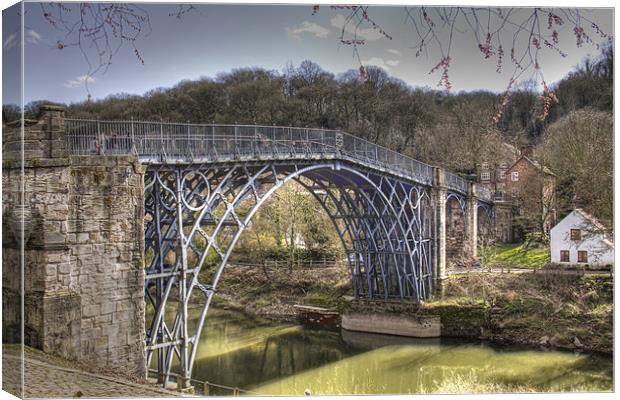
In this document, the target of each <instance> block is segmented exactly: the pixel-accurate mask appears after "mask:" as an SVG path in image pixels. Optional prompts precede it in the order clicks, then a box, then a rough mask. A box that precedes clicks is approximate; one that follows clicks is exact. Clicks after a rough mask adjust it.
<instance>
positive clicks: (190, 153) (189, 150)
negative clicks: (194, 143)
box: [179, 120, 194, 159]
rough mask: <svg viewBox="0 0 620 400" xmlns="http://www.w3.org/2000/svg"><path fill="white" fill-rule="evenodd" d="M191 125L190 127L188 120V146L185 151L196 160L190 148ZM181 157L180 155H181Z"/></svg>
mask: <svg viewBox="0 0 620 400" xmlns="http://www.w3.org/2000/svg"><path fill="white" fill-rule="evenodd" d="M189 130H190V125H189V120H187V144H186V145H185V147H186V149H185V151H186V152H187V153H189V155H190V157H191V158H192V159H193V158H194V152H193V151H192V150H191V148H190V145H189V143H190V131H189ZM179 155H180V154H179Z"/></svg>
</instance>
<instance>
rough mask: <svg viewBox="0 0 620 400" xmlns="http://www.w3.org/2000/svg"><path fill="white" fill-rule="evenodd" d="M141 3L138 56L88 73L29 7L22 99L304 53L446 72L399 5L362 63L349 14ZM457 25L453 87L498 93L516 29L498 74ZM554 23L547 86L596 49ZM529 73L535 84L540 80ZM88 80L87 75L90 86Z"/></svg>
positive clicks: (14, 54) (367, 35)
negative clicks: (555, 46)
mask: <svg viewBox="0 0 620 400" xmlns="http://www.w3.org/2000/svg"><path fill="white" fill-rule="evenodd" d="M66 4H67V7H68V10H65V11H64V15H65V16H66V17H65V19H66V20H67V21H68V26H69V25H70V24H71V23H73V22H77V20H78V19H79V18H77V16H78V15H79V10H78V8H77V7H78V6H77V4H69V3H66ZM140 7H141V8H142V9H143V10H144V11H143V12H144V13H145V14H146V15H148V18H149V20H150V26H151V31H150V33H149V34H148V35H145V36H144V37H140V38H138V39H137V40H136V41H135V45H136V48H137V49H138V54H139V57H137V56H136V54H135V51H134V48H133V47H132V45H131V43H128V42H126V43H125V44H123V45H122V46H121V47H120V48H119V50H118V52H117V53H115V55H114V56H113V58H112V61H111V65H110V66H109V67H108V69H107V70H106V71H105V72H104V71H102V70H99V71H97V72H95V73H93V71H92V69H91V70H90V72H89V67H88V63H87V60H86V58H85V56H84V54H83V53H82V52H81V51H80V49H79V48H78V47H77V46H67V47H63V46H64V45H67V44H70V43H72V41H75V40H76V39H75V38H76V36H75V33H74V34H69V35H67V31H66V30H65V29H64V28H62V27H59V26H58V23H57V24H56V26H54V25H53V24H52V23H50V21H49V20H46V18H45V14H46V13H47V12H52V11H53V12H56V10H55V9H54V10H50V9H44V8H42V7H41V4H39V3H34V2H29V3H26V13H25V26H24V39H25V40H24V41H25V46H24V60H25V67H24V71H23V73H24V81H25V82H24V88H25V91H24V98H25V101H26V103H28V102H29V101H33V100H41V99H45V100H50V101H57V102H62V103H70V102H78V101H84V100H86V99H87V96H88V93H89V92H90V95H91V96H92V98H93V99H100V98H104V97H106V96H108V95H110V94H117V93H129V94H139V95H141V94H144V93H145V92H147V91H149V90H151V89H154V88H158V87H171V86H173V85H175V84H176V83H178V82H179V81H181V80H187V79H190V80H191V79H198V78H200V77H216V76H217V74H218V73H223V72H229V71H231V70H233V69H235V68H242V67H262V68H266V69H269V70H277V71H282V70H283V69H284V68H285V67H286V65H287V64H293V65H295V66H297V65H299V64H300V63H301V61H303V60H306V59H309V60H312V61H314V62H316V63H318V64H319V65H320V66H321V67H322V68H323V69H325V70H327V71H329V72H332V73H334V74H339V73H343V72H345V71H347V70H350V69H358V68H359V66H360V61H361V62H362V64H363V65H366V66H368V65H376V66H380V67H382V68H384V69H385V70H386V71H387V72H388V73H389V74H390V75H393V76H395V77H397V78H399V79H401V80H403V81H404V82H406V83H408V84H409V85H411V86H414V87H415V86H425V87H429V88H438V86H437V84H438V82H439V80H440V78H441V73H442V68H439V69H438V70H437V71H435V72H434V73H432V74H430V73H429V71H430V70H431V69H432V68H433V67H434V66H435V65H436V64H437V63H438V61H440V60H441V53H440V52H439V50H438V47H437V46H436V45H432V47H429V51H428V53H427V54H425V53H424V52H423V53H422V54H421V55H420V56H418V57H416V54H415V53H416V50H417V48H416V43H417V42H418V39H417V35H416V33H415V28H414V26H413V24H412V23H411V22H410V21H408V20H407V18H406V16H407V12H406V11H405V8H404V7H403V6H372V7H370V8H369V10H368V13H369V15H370V17H371V18H372V20H373V21H375V22H376V23H377V24H378V25H379V26H380V27H381V28H382V29H383V30H384V31H385V32H386V33H387V35H388V36H389V37H391V39H390V38H388V37H387V36H386V35H382V34H381V33H380V32H379V31H378V30H377V29H373V28H372V27H371V26H370V25H369V24H367V23H364V24H363V25H361V26H360V29H359V30H358V36H357V38H358V39H363V40H364V41H365V44H363V45H361V46H359V59H358V58H357V56H356V54H355V53H354V51H353V48H352V47H351V46H347V45H343V44H341V43H340V34H341V31H342V29H343V26H345V25H346V24H345V21H346V17H347V15H348V13H349V11H348V10H343V9H336V10H333V9H330V7H328V6H321V7H320V9H319V10H318V11H317V12H316V13H314V14H313V8H312V6H310V5H288V6H287V5H214V4H206V5H195V8H196V10H191V11H189V12H186V13H183V14H182V15H181V17H180V18H177V17H176V16H175V15H174V14H175V13H176V12H178V10H179V5H178V4H140ZM14 11H15V10H10V9H9V10H5V11H4V12H3V22H4V23H3V38H2V45H3V49H2V50H3V67H4V70H3V83H4V85H3V103H4V104H6V103H19V78H17V79H16V78H15V77H19V68H20V67H19V66H20V64H19V56H20V37H21V33H20V23H19V18H18V16H17V15H16V13H15V12H14ZM134 11H135V10H134ZM506 11H507V10H506V9H504V12H506ZM414 12H419V9H414ZM513 12H514V14H513V16H515V18H516V19H518V18H519V17H520V16H524V15H526V14H527V15H529V14H531V12H529V11H527V10H516V11H513ZM580 13H581V15H582V16H586V17H587V18H588V19H590V20H592V21H595V22H596V23H597V24H598V25H599V26H600V28H601V30H602V31H604V32H606V33H609V34H613V11H612V10H611V9H598V10H580ZM170 14H173V15H170ZM54 15H56V14H54ZM429 15H431V16H433V18H434V21H435V22H434V23H435V24H436V26H440V25H441V22H440V20H439V18H438V17H437V16H436V14H433V12H432V10H431V11H430V12H429ZM478 16H479V17H480V19H481V20H485V21H484V22H483V24H484V25H486V24H487V23H488V24H489V26H491V27H494V26H496V25H499V19H498V18H497V17H495V16H491V17H490V18H489V19H488V20H486V19H487V14H482V13H480V14H479V15H478ZM546 18H547V17H546V15H545V16H544V21H543V23H541V27H542V28H543V29H546V28H547V20H546ZM458 21H459V22H457V23H455V32H454V35H453V37H454V39H453V43H452V47H451V51H450V57H451V65H450V68H449V76H450V83H451V85H452V91H455V92H458V91H461V90H465V91H471V90H479V89H485V90H491V91H495V92H502V91H503V90H505V89H506V86H507V84H508V81H509V80H510V77H511V74H512V68H510V65H509V62H508V61H509V54H508V53H509V50H507V49H508V48H509V47H510V42H511V39H512V33H513V31H511V28H510V27H506V28H505V29H504V31H505V32H504V33H503V34H504V35H505V36H504V37H502V36H500V39H503V41H502V42H503V44H504V45H505V46H506V50H505V55H504V67H503V72H502V73H497V72H496V68H497V66H496V64H497V54H495V55H494V56H492V57H490V58H489V59H485V57H484V54H483V53H482V52H481V51H480V50H479V48H478V43H479V42H483V41H484V35H483V37H482V39H480V38H479V39H476V38H474V37H473V29H471V27H469V26H468V25H467V24H466V22H465V20H464V19H462V18H461V19H460V20H458ZM142 25H143V26H145V25H146V24H145V23H143V24H142ZM584 26H586V27H587V28H588V29H589V31H588V32H589V33H590V36H591V37H592V39H593V41H594V43H597V42H603V41H605V40H606V39H604V38H601V37H600V36H598V35H596V34H595V33H594V31H593V30H592V29H591V27H590V24H589V23H587V24H584ZM127 29H129V28H127ZM553 29H556V30H557V31H558V34H559V37H560V45H559V46H560V48H561V50H562V51H563V52H564V53H566V57H562V56H560V54H558V52H556V51H554V50H550V49H546V48H544V46H542V47H543V49H542V50H541V51H540V65H541V68H542V72H543V73H544V78H545V80H546V81H547V82H548V83H552V82H555V81H558V80H559V79H561V78H562V77H564V76H565V75H566V74H567V73H568V72H569V71H570V70H571V69H572V68H573V67H574V66H575V65H576V64H578V63H579V62H581V61H582V60H583V59H584V57H586V56H587V55H588V54H597V50H596V48H595V47H594V46H593V45H590V44H588V43H585V44H584V45H583V46H581V47H580V48H577V47H576V38H575V35H574V33H573V31H572V29H573V27H572V26H571V25H570V24H568V23H565V24H564V25H562V26H557V25H554V26H553ZM437 30H438V32H439V34H438V36H439V37H440V41H441V42H442V43H443V45H444V46H445V45H446V43H447V40H448V39H447V38H448V35H449V30H448V29H443V30H439V27H438V28H437ZM352 32H353V25H352V24H349V25H346V29H345V33H346V39H351V38H352V36H351V33H352ZM550 32H551V30H549V31H548V32H547V33H549V34H550ZM528 40H529V38H525V36H523V38H522V39H521V40H520V41H519V43H517V47H518V46H519V45H521V46H522V45H523V44H524V43H525V44H527V43H528ZM59 43H60V46H59ZM99 43H101V41H99ZM59 47H63V48H59ZM83 50H84V51H85V53H86V54H87V55H88V56H89V57H90V58H91V60H92V59H93V58H96V57H95V56H96V50H95V49H94V48H93V47H89V46H88V45H84V46H83ZM140 58H141V59H142V60H143V61H144V64H143V63H142V62H141V60H140ZM95 64H98V63H96V62H95ZM531 72H533V69H532V71H530V72H528V73H527V74H524V75H522V76H521V77H520V79H521V80H525V79H528V78H530V77H532V73H531ZM535 78H536V80H537V81H540V78H539V77H535ZM85 81H88V82H87V83H88V91H87V90H86V87H85V85H84V83H85Z"/></svg>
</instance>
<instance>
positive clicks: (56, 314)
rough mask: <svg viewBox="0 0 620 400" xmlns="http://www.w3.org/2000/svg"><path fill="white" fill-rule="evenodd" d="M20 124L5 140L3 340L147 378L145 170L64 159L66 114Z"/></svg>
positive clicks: (50, 113)
mask: <svg viewBox="0 0 620 400" xmlns="http://www.w3.org/2000/svg"><path fill="white" fill-rule="evenodd" d="M21 124H22V122H21V121H16V123H13V124H7V125H5V126H4V129H3V130H4V132H3V136H2V141H3V165H2V185H3V193H2V206H3V213H4V218H3V235H2V248H3V252H2V253H3V254H2V266H3V276H2V291H3V304H4V306H5V308H4V310H5V313H4V314H3V331H4V332H5V335H4V339H5V341H7V342H14V343H19V342H21V341H22V339H23V340H24V342H25V344H26V345H28V346H31V347H35V348H38V349H41V350H43V351H44V352H47V353H53V354H57V355H59V356H62V357H65V358H67V359H74V360H78V361H80V362H82V363H84V364H86V365H88V366H90V367H91V368H92V369H93V370H97V369H116V370H118V371H123V373H126V374H129V375H131V376H134V377H137V378H144V377H145V376H146V361H145V360H146V358H145V348H144V269H143V263H144V231H143V218H144V197H143V185H144V183H143V171H142V167H141V166H140V164H139V162H138V160H137V158H135V157H133V156H71V157H70V156H68V154H67V151H66V146H65V143H66V142H65V136H64V132H65V119H64V110H63V109H62V108H61V107H56V106H42V107H41V112H40V114H39V117H38V118H37V119H36V120H25V121H24V129H23V130H22V127H21ZM22 135H23V136H22ZM22 145H23V147H24V152H23V154H22V151H21V148H22ZM22 156H23V165H22ZM22 167H23V171H22ZM9 221H12V222H10V223H9ZM22 221H23V226H24V231H25V232H24V233H25V234H24V235H23V236H22V235H21V234H20V228H21V226H22ZM22 246H23V247H22ZM22 248H23V253H22ZM22 254H23V258H24V260H23V265H22V263H21V262H20V259H21V258H22ZM22 268H23V269H22ZM22 271H23V279H24V280H23V282H22V281H21V276H22ZM22 285H23V286H22ZM22 287H23V291H22ZM22 296H23V297H22ZM22 298H23V305H24V307H25V309H24V313H23V314H22V313H21V310H20V307H19V305H20V304H21V301H22ZM22 326H23V328H24V331H25V333H26V334H25V337H24V338H21V337H20V336H21V327H22Z"/></svg>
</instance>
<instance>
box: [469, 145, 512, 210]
mask: <svg viewBox="0 0 620 400" xmlns="http://www.w3.org/2000/svg"><path fill="white" fill-rule="evenodd" d="M520 155H521V153H520V151H519V150H518V149H517V148H516V147H514V146H512V145H510V144H508V143H502V146H501V147H500V149H499V151H498V152H497V154H494V157H495V160H493V161H491V160H485V161H483V162H482V163H481V164H480V165H479V168H478V171H479V173H478V177H477V181H478V185H479V186H482V187H484V188H486V189H488V190H489V191H491V193H494V196H495V200H496V201H504V200H510V199H509V198H507V196H506V171H508V168H510V167H511V166H512V165H513V164H514V163H515V161H517V160H518V159H519V157H520Z"/></svg>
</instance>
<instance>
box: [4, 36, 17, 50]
mask: <svg viewBox="0 0 620 400" xmlns="http://www.w3.org/2000/svg"><path fill="white" fill-rule="evenodd" d="M18 44H19V38H18V37H17V32H13V33H11V34H10V35H9V36H8V37H7V38H6V40H5V41H4V43H2V47H3V48H4V49H5V50H10V49H12V48H13V47H15V46H17V45H18Z"/></svg>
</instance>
